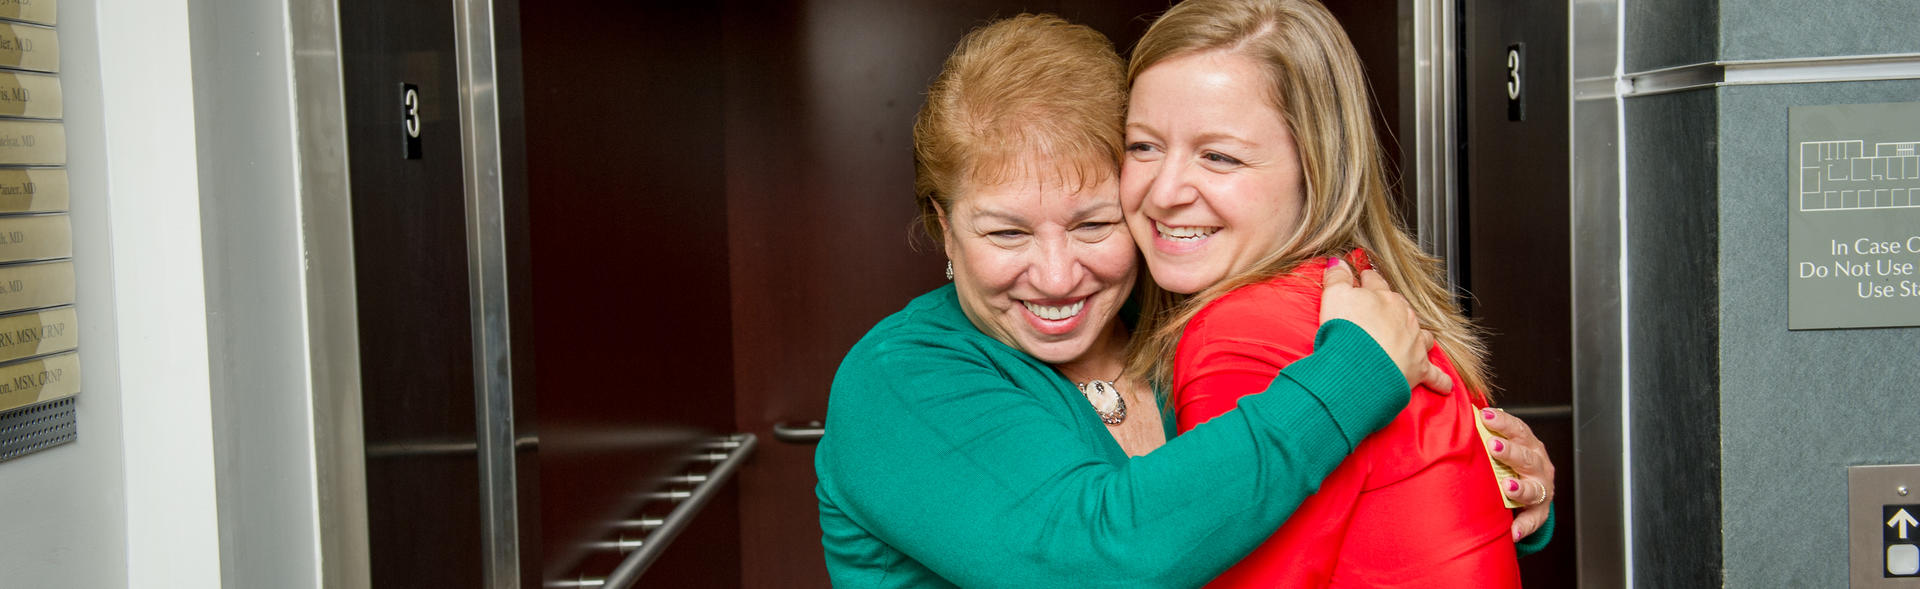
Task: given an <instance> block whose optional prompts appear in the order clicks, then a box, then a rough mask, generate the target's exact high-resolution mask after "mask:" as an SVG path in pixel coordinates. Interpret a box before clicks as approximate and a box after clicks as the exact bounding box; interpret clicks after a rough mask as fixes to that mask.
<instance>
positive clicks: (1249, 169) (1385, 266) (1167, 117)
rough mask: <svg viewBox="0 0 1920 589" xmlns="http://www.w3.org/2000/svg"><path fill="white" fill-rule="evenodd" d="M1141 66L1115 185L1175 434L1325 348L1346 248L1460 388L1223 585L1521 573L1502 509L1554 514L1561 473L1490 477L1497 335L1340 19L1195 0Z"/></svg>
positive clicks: (1430, 398) (1152, 33)
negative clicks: (1481, 322)
mask: <svg viewBox="0 0 1920 589" xmlns="http://www.w3.org/2000/svg"><path fill="white" fill-rule="evenodd" d="M1128 77H1129V81H1130V83H1131V88H1132V96H1131V99H1130V102H1129V110H1128V116H1127V125H1126V141H1127V147H1126V149H1127V155H1126V157H1124V158H1123V160H1122V164H1121V170H1122V171H1121V199H1122V201H1123V207H1124V208H1125V209H1126V211H1127V216H1128V226H1129V228H1130V231H1131V232H1132V233H1133V236H1134V239H1135V241H1136V242H1137V243H1138V245H1139V246H1140V248H1141V250H1142V252H1143V255H1144V257H1145V259H1146V264H1147V267H1148V268H1149V270H1150V271H1151V273H1152V275H1153V282H1154V283H1155V284H1152V285H1148V286H1147V287H1146V288H1145V290H1146V295H1145V303H1144V306H1145V309H1144V311H1143V315H1142V321H1141V325H1140V328H1139V330H1140V333H1141V334H1142V335H1141V336H1140V337H1138V338H1136V340H1135V346H1134V350H1133V352H1132V358H1131V362H1130V365H1129V371H1130V373H1131V374H1132V375H1134V376H1137V377H1139V378H1140V379H1142V380H1145V381H1147V382H1150V383H1153V384H1155V385H1156V386H1158V387H1164V388H1162V389H1161V390H1164V391H1166V393H1167V402H1168V403H1169V405H1170V407H1169V408H1170V409H1171V410H1172V412H1173V414H1174V415H1175V416H1177V424H1176V426H1177V430H1178V431H1179V432H1182V433H1181V434H1180V435H1182V436H1187V435H1196V434H1199V433H1202V432H1207V431H1209V430H1212V429H1215V428H1218V427H1222V424H1219V423H1217V421H1218V418H1219V416H1221V415H1226V414H1230V413H1231V411H1232V410H1233V409H1234V408H1235V407H1236V406H1237V405H1238V404H1240V403H1244V402H1245V396H1247V395H1250V394H1254V393H1258V392H1260V390H1261V389H1262V388H1264V386H1265V383H1266V382H1268V381H1269V380H1271V379H1272V378H1273V377H1274V375H1276V374H1279V373H1281V372H1282V371H1283V369H1285V368H1286V367H1288V366H1290V365H1292V364H1294V363H1296V362H1298V361H1300V360H1301V359H1302V358H1304V357H1306V356H1307V355H1308V354H1309V353H1311V352H1312V351H1313V350H1314V349H1315V342H1314V340H1313V337H1314V332H1315V330H1316V329H1317V328H1318V317H1317V314H1316V312H1315V309H1318V308H1319V306H1320V302H1321V300H1320V299H1321V294H1320V289H1319V288H1318V286H1319V285H1320V283H1321V281H1322V280H1323V273H1325V272H1329V270H1328V268H1329V266H1330V265H1332V266H1338V265H1340V261H1341V258H1343V257H1344V258H1346V260H1347V262H1348V263H1350V264H1351V265H1352V266H1353V267H1355V268H1357V269H1360V270H1362V271H1363V272H1362V279H1363V281H1376V280H1382V279H1384V280H1385V281H1386V282H1389V283H1392V284H1393V285H1395V286H1396V287H1398V288H1399V289H1400V292H1402V293H1404V295H1405V297H1406V299H1407V301H1408V303H1409V304H1410V305H1411V306H1412V308H1413V311H1414V313H1415V315H1416V316H1417V317H1418V319H1419V321H1420V324H1421V325H1422V327H1424V328H1426V329H1429V330H1432V331H1433V332H1434V333H1435V334H1436V337H1437V339H1438V340H1439V343H1438V345H1437V346H1435V347H1434V348H1432V349H1431V350H1430V354H1431V359H1432V361H1433V362H1434V364H1435V365H1437V366H1439V367H1440V368H1441V369H1442V370H1444V371H1445V372H1446V373H1447V375H1448V376H1449V377H1451V378H1452V380H1453V381H1454V382H1455V383H1456V384H1457V385H1458V386H1455V387H1454V393H1453V394H1452V395H1441V394H1434V393H1433V392H1432V391H1427V390H1426V389H1425V387H1419V388H1416V389H1415V392H1414V394H1413V399H1412V401H1411V403H1410V404H1409V406H1408V407H1407V408H1406V409H1405V410H1404V411H1403V412H1401V413H1400V414H1399V415H1398V416H1397V417H1395V418H1394V419H1393V420H1392V421H1391V422H1390V423H1389V424H1388V425H1387V426H1386V427H1385V428H1383V429H1382V430H1380V431H1379V432H1377V433H1375V434H1374V435H1372V436H1371V437H1368V438H1367V439H1366V440H1365V441H1364V442H1362V443H1361V444H1360V445H1359V446H1358V447H1357V448H1356V449H1355V451H1354V454H1353V455H1352V456H1351V457H1349V458H1348V459H1347V460H1346V462H1344V463H1343V464H1342V465H1341V466H1340V467H1339V468H1338V469H1336V470H1335V471H1334V472H1333V473H1332V474H1331V475H1329V476H1328V477H1327V479H1326V480H1325V481H1323V482H1322V484H1321V486H1320V488H1319V491H1318V492H1317V493H1316V494H1315V495H1313V496H1312V497H1311V498H1309V499H1308V500H1307V501H1306V502H1305V503H1303V504H1302V505H1301V506H1300V509H1299V510H1298V511H1296V512H1295V513H1294V515H1293V517H1292V518H1291V519H1289V520H1288V521H1287V523H1286V524H1285V526H1283V527H1282V528H1281V529H1280V530H1279V532H1278V533H1276V534H1275V535H1274V536H1273V538H1272V539H1270V540H1269V541H1268V542H1267V543H1266V544H1264V545H1263V546H1261V547H1260V548H1259V549H1257V550H1256V551H1255V552H1254V553H1253V554H1252V555H1251V556H1249V557H1248V558H1247V559H1246V560H1244V561H1242V562H1241V563H1240V564H1238V565H1236V566H1235V567H1234V568H1233V569H1232V570H1230V571H1228V572H1227V573H1226V574H1224V575H1222V576H1221V577H1220V578H1219V579H1218V580H1216V582H1215V584H1216V585H1219V586H1262V587H1266V586H1284V587H1317V586H1329V585H1334V586H1355V587H1384V586H1409V587H1444V586H1460V587H1514V586H1518V584H1519V570H1518V563H1517V562H1516V560H1515V558H1516V547H1515V544H1514V541H1515V540H1517V539H1519V537H1520V536H1519V533H1518V532H1519V531H1520V526H1516V525H1515V521H1514V515H1513V514H1512V512H1510V511H1509V510H1508V508H1509V507H1510V506H1521V505H1523V504H1524V505H1538V506H1540V507H1538V508H1537V509H1536V510H1535V511H1533V512H1531V513H1532V514H1533V516H1534V517H1539V518H1540V519H1542V520H1545V519H1546V517H1547V516H1548V509H1550V508H1548V507H1546V506H1545V504H1546V503H1547V502H1548V500H1549V493H1550V491H1549V488H1548V486H1547V483H1546V482H1543V481H1542V479H1541V478H1529V479H1527V482H1526V483H1525V484H1523V483H1522V480H1521V479H1520V478H1519V477H1518V476H1517V475H1510V476H1508V477H1499V478H1496V475H1495V474H1494V470H1493V467H1492V463H1491V461H1490V459H1489V455H1488V453H1489V451H1498V452H1507V451H1508V449H1509V447H1511V446H1513V445H1512V444H1508V443H1506V442H1505V441H1502V440H1499V439H1490V440H1486V441H1484V442H1483V439H1482V437H1481V433H1480V431H1479V423H1478V422H1481V421H1483V420H1493V419H1498V418H1501V417H1503V416H1502V415H1501V414H1499V413H1498V412H1496V411H1493V410H1491V409H1488V408H1487V404H1488V401H1489V398H1488V385H1487V377H1486V374H1485V359H1484V356H1485V350H1484V347H1483V346H1482V345H1481V343H1480V340H1479V337H1478V335H1477V333H1476V332H1475V329H1474V327H1473V326H1472V324H1471V323H1469V322H1468V320H1467V319H1466V318H1465V317H1463V316H1462V315H1461V314H1460V313H1459V311H1458V310H1456V309H1455V307H1454V306H1453V297H1452V294H1451V293H1449V292H1448V290H1447V288H1446V287H1445V285H1444V284H1443V283H1442V282H1441V280H1440V279H1439V278H1438V276H1439V265H1438V264H1437V261H1436V260H1435V259H1433V258H1432V257H1429V256H1427V255H1425V254H1424V253H1422V252H1421V251H1420V249H1419V247H1418V246H1417V245H1416V244H1415V243H1414V241H1413V239H1412V238H1411V237H1410V236H1408V235H1407V233H1406V232H1405V231H1404V230H1402V229H1401V228H1400V226H1399V224H1398V223H1397V222H1396V219H1395V218H1394V214H1393V209H1392V208H1391V206H1390V204H1389V201H1388V196H1389V187H1388V183H1387V174H1386V165H1385V163H1384V161H1383V158H1382V154H1381V150H1380V147H1379V145H1378V142H1377V141H1376V139H1375V137H1376V135H1375V134H1374V129H1373V127H1372V119H1371V117H1372V110H1371V108H1370V107H1369V104H1368V88H1367V84H1366V79H1365V77H1364V75H1363V72H1362V70H1361V66H1360V60H1359V58H1358V56H1357V55H1356V54H1355V52H1354V49H1353V46H1352V44H1351V43H1350V42H1349V41H1348V40H1347V37H1346V34H1345V33H1344V32H1343V31H1342V29H1341V27H1340V25H1339V23H1338V22H1336V21H1335V20H1334V19H1333V17H1332V15H1330V14H1328V12H1327V11H1326V9H1325V8H1324V7H1322V6H1321V5H1320V4H1319V3H1317V2H1315V1H1314V0H1188V1H1187V2H1184V3H1181V4H1180V5H1178V6H1175V7H1174V8H1173V9H1171V10H1169V11H1168V12H1167V13H1166V14H1165V15H1163V16H1161V17H1160V18H1159V20H1157V21H1155V22H1154V24H1153V25H1152V26H1151V27H1150V28H1149V29H1148V30H1147V33H1146V34H1145V36H1143V37H1142V38H1141V40H1140V42H1139V44H1138V45H1136V47H1135V49H1134V54H1133V60H1132V63H1131V65H1130V68H1129V71H1128ZM1225 427H1238V426H1237V425H1235V424H1226V425H1225ZM1514 433H1515V437H1516V438H1518V437H1522V436H1524V437H1526V438H1531V434H1530V433H1529V432H1525V431H1520V432H1514ZM1515 451H1518V450H1515ZM1551 477H1552V475H1551V467H1550V466H1549V467H1548V469H1547V470H1546V476H1545V477H1544V478H1545V480H1546V481H1550V480H1551ZM1503 491H1504V494H1505V497H1504V498H1503V497H1502V492H1503ZM1503 499H1504V501H1503ZM1194 500H1195V501H1196V502H1205V501H1209V500H1211V498H1208V497H1196V498H1195V499H1194ZM1549 529H1550V528H1549ZM1540 536H1541V537H1540V538H1538V542H1539V543H1544V541H1545V539H1546V538H1545V536H1546V534H1541V535H1540ZM1532 548H1534V549H1537V546H1535V547H1532Z"/></svg>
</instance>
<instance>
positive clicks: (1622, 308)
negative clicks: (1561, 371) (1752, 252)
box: [1567, 0, 1633, 587]
mask: <svg viewBox="0 0 1920 589" xmlns="http://www.w3.org/2000/svg"><path fill="white" fill-rule="evenodd" d="M1621 3H1622V0H1572V6H1571V10H1569V11H1568V13H1567V20H1568V23H1567V25H1568V29H1569V34H1568V36H1567V42H1568V48H1567V49H1568V52H1567V53H1568V59H1569V61H1570V62H1571V63H1570V64H1569V68H1570V69H1571V71H1572V73H1573V75H1572V76H1571V77H1572V80H1573V81H1572V84H1573V88H1572V89H1571V90H1572V92H1571V96H1570V97H1569V100H1570V101H1571V102H1572V103H1573V104H1572V105H1571V110H1570V112H1571V113H1572V116H1571V117H1569V118H1568V119H1569V120H1568V126H1569V129H1568V137H1569V141H1570V143H1571V145H1570V149H1569V150H1568V158H1569V160H1570V161H1569V162H1568V164H1569V166H1570V168H1569V169H1570V170H1572V174H1571V175H1570V181H1571V183H1572V186H1571V188H1572V190H1571V193H1572V199H1573V202H1572V203H1570V204H1571V206H1570V207H1568V208H1569V214H1570V216H1571V219H1570V222H1571V223H1572V228H1573V231H1572V232H1571V236H1570V238H1571V240H1572V243H1571V244H1569V246H1570V247H1569V250H1570V252H1569V255H1570V256H1571V257H1572V268H1573V276H1572V277H1571V279H1572V284H1573V288H1572V295H1573V300H1572V309H1573V318H1572V322H1573V325H1572V329H1573V414H1574V420H1573V424H1574V426H1573V427H1574V430H1573V454H1574V461H1573V462H1574V464H1573V473H1574V477H1573V478H1574V488H1575V489H1576V490H1577V499H1576V500H1575V504H1574V506H1573V508H1574V512H1575V514H1576V517H1577V519H1578V520H1579V521H1580V526H1579V528H1578V529H1577V530H1575V532H1574V535H1575V538H1574V545H1575V550H1576V552H1577V554H1576V559H1577V565H1576V566H1577V567H1578V574H1577V576H1578V580H1579V584H1580V585H1581V586H1585V587H1630V586H1632V584H1633V548H1632V546H1633V538H1632V530H1633V528H1632V525H1631V524H1632V522H1631V521H1629V518H1630V515H1631V513H1632V509H1631V502H1632V496H1631V494H1630V493H1629V492H1628V491H1629V489H1630V487H1629V485H1628V483H1629V481H1628V477H1629V476H1630V475H1631V471H1630V470H1629V469H1628V468H1627V465H1628V464H1629V461H1630V460H1631V458H1630V456H1629V452H1630V450H1631V448H1630V447H1629V446H1628V443H1627V442H1628V440H1629V438H1628V437H1627V431H1626V428H1627V416H1628V413H1627V402H1628V397H1627V392H1628V391H1627V388H1626V383H1627V380H1626V367H1627V366H1628V364H1627V363H1626V354H1627V349H1626V333H1627V331H1626V318H1627V315H1626V313H1627V308H1626V303H1627V297H1626V287H1627V273H1626V268H1625V264H1626V256H1625V252H1626V229H1627V227H1626V222H1625V219H1626V206H1627V201H1626V198H1625V194H1623V192H1622V190H1623V187H1624V186H1625V181H1624V176H1623V174H1624V173H1625V171H1624V161H1625V157H1624V153H1625V135H1624V128H1623V127H1622V125H1621V121H1622V111H1623V107H1624V103H1623V102H1622V98H1621V97H1622V96H1623V95H1624V94H1625V91H1626V90H1628V89H1629V88H1630V87H1629V86H1628V82H1627V80H1626V78H1625V76H1624V75H1622V72H1623V69H1624V68H1623V65H1622V64H1624V63H1625V59H1624V55H1623V54H1622V47H1621V43H1620V39H1621V38H1622V36H1623V29H1622V27H1623V26H1624V24H1623V23H1622V21H1621V14H1622V12H1621V8H1622V7H1621Z"/></svg>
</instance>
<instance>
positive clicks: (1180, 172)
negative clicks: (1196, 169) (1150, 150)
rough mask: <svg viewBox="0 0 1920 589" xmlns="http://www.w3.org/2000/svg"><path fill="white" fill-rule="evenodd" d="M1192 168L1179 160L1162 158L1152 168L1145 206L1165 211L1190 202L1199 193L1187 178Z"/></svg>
mask: <svg viewBox="0 0 1920 589" xmlns="http://www.w3.org/2000/svg"><path fill="white" fill-rule="evenodd" d="M1192 169H1193V166H1192V165H1190V164H1187V163H1184V162H1182V161H1180V160H1176V159H1173V158H1168V159H1166V160H1162V161H1161V162H1160V165H1159V167H1158V168H1157V169H1156V170H1154V176H1153V182H1151V183H1149V184H1148V185H1147V199H1146V202H1147V206H1148V207H1150V208H1152V209H1157V210H1162V211H1165V210H1169V209H1175V208H1179V207H1182V206H1186V205H1188V204H1191V203H1192V202H1193V201H1194V199H1195V198H1197V197H1198V196H1199V194H1200V193H1199V191H1198V190H1196V189H1195V188H1194V187H1193V183H1192V182H1190V181H1189V179H1188V173H1189V172H1190V171H1192Z"/></svg>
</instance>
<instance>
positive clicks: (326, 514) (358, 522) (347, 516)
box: [286, 0, 373, 587]
mask: <svg viewBox="0 0 1920 589" xmlns="http://www.w3.org/2000/svg"><path fill="white" fill-rule="evenodd" d="M286 18H287V31H288V37H289V40H288V42H289V43H290V44H291V45H292V47H291V49H292V51H290V52H289V55H288V57H287V59H288V60H289V61H288V64H289V67H288V69H289V71H290V72H291V73H292V76H291V78H292V85H293V87H292V88H291V89H290V94H291V96H292V99H293V112H294V129H293V134H294V136H295V140H294V149H295V150H297V151H296V153H295V154H294V155H295V157H294V158H293V166H294V170H295V172H294V175H295V180H294V181H295V182H296V187H295V190H296V191H298V194H299V204H298V206H297V208H296V210H297V211H298V212H297V214H298V215H299V219H298V223H299V226H300V227H301V228H302V231H301V234H300V240H301V241H300V248H301V252H300V253H301V259H302V260H304V261H305V266H306V269H305V273H304V275H303V276H302V278H301V279H302V280H304V281H305V284H304V285H303V287H304V292H303V293H302V296H303V297H305V299H306V300H304V301H301V306H302V308H304V309H306V330H307V333H306V337H307V365H306V370H307V379H308V382H309V386H311V387H312V388H311V389H310V390H312V394H313V401H312V402H313V409H312V411H313V426H312V427H313V429H312V432H311V433H312V435H313V452H314V457H313V464H314V471H315V472H314V480H315V485H316V487H317V488H316V489H315V490H314V495H315V498H316V500H317V502H318V506H317V509H315V514H314V518H315V520H316V521H315V523H316V525H315V526H314V530H315V531H316V532H315V533H317V534H318V535H319V538H317V545H318V547H319V552H320V554H319V559H320V563H319V573H320V579H319V584H318V585H317V586H320V587H370V586H372V585H373V564H372V563H373V561H372V552H371V548H370V547H369V539H368V534H369V531H368V519H367V518H368V515H367V464H366V448H365V443H366V437H365V433H364V431H363V429H362V427H363V423H362V421H361V412H360V411H361V390H360V319H359V317H360V308H359V304H358V302H357V301H358V299H357V295H356V294H355V293H356V292H357V289H358V286H357V285H356V283H355V279H354V265H353V264H354V261H353V201H352V199H351V198H350V195H351V191H350V189H349V186H350V183H349V182H348V179H349V177H350V174H349V170H348V166H347V114H346V113H347V107H346V81H345V77H344V74H343V73H342V67H341V63H340V17H339V6H338V4H337V3H336V0H303V1H298V2H289V3H288V4H287V17H286Z"/></svg>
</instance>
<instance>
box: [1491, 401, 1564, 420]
mask: <svg viewBox="0 0 1920 589" xmlns="http://www.w3.org/2000/svg"><path fill="white" fill-rule="evenodd" d="M1500 410H1501V411H1505V412H1507V414H1508V415H1512V416H1514V417H1518V418H1520V419H1524V420H1527V421H1535V420H1540V419H1572V418H1573V406H1572V405H1519V406H1512V407H1501V408H1500Z"/></svg>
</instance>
